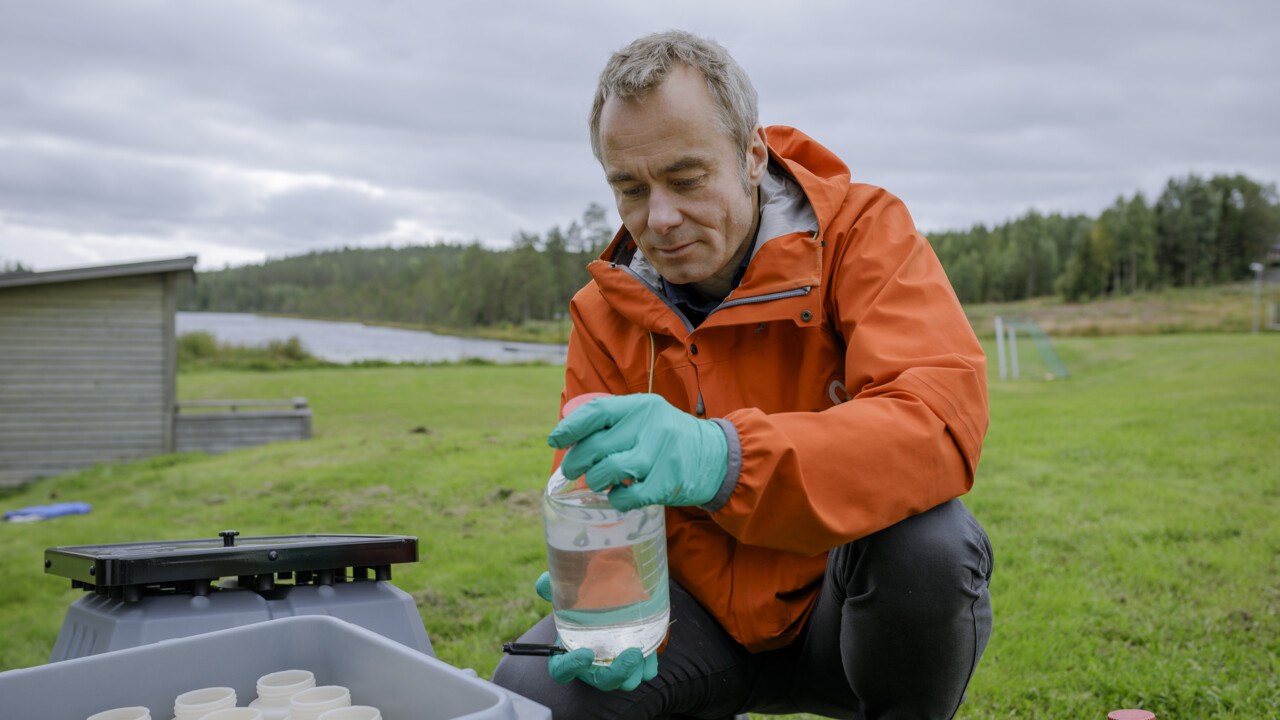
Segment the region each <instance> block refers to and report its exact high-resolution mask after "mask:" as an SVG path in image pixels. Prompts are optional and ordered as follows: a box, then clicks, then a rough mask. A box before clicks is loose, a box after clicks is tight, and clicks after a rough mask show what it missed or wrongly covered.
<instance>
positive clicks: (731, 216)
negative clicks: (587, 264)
mask: <svg viewBox="0 0 1280 720" xmlns="http://www.w3.org/2000/svg"><path fill="white" fill-rule="evenodd" d="M600 149H601V153H600V155H601V164H603V165H604V172H605V176H606V178H607V179H608V181H609V186H610V187H611V188H612V189H613V195H614V199H615V201H616V202H617V204H618V214H619V215H621V216H622V223H623V225H625V226H626V228H627V231H628V232H629V233H630V234H631V237H632V238H634V239H635V241H636V243H638V244H639V246H640V249H641V251H643V252H644V256H645V257H646V258H647V259H648V260H649V262H650V263H651V264H652V265H653V266H654V268H656V269H657V271H658V272H659V273H661V275H662V276H663V277H665V278H666V279H667V281H668V282H672V283H676V284H678V285H684V284H690V283H692V284H693V285H694V287H696V288H697V289H698V290H699V291H701V292H702V293H703V294H705V295H708V296H711V297H724V296H725V295H727V294H728V292H729V290H730V289H731V284H732V278H733V274H734V272H735V271H736V270H737V267H738V264H739V262H740V261H741V259H742V255H743V254H744V253H745V252H746V250H747V247H748V245H749V241H750V238H751V235H752V234H753V233H754V232H755V226H756V220H757V208H756V188H757V187H758V186H759V184H760V178H761V176H762V175H763V174H764V167H765V164H766V163H767V161H768V149H767V147H766V145H765V141H764V131H763V130H762V129H761V128H760V127H759V126H757V127H756V132H755V133H754V135H753V136H752V140H751V144H750V146H749V148H740V147H736V146H735V144H734V142H733V140H732V139H731V138H730V136H729V133H728V132H727V131H726V130H725V129H724V127H723V126H722V125H721V124H720V122H719V119H718V118H717V115H716V108H715V104H714V101H713V100H712V98H711V93H710V91H709V90H708V89H707V83H706V80H704V79H703V77H702V75H701V74H699V73H698V72H697V71H696V70H693V69H692V68H689V67H687V66H679V67H676V68H674V69H672V71H671V73H670V74H669V75H668V76H667V78H666V79H665V80H664V81H663V82H662V83H661V84H660V85H659V86H658V87H656V88H654V89H653V90H651V91H650V92H649V93H648V94H646V95H644V96H642V97H638V98H629V99H625V100H622V99H618V98H610V99H609V100H607V101H605V104H604V107H603V108H602V110H601V116H600ZM744 154H745V158H746V172H745V173H744V172H743V159H744Z"/></svg>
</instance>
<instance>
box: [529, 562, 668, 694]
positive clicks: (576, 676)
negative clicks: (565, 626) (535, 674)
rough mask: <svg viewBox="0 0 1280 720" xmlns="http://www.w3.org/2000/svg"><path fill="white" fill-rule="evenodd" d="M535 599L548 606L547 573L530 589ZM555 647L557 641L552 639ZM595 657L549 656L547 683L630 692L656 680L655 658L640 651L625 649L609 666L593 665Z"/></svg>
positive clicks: (587, 653)
mask: <svg viewBox="0 0 1280 720" xmlns="http://www.w3.org/2000/svg"><path fill="white" fill-rule="evenodd" d="M533 587H534V590H536V591H537V593H538V596H539V597H541V598H542V599H543V600H546V601H547V602H551V573H547V572H544V573H542V574H541V575H539V576H538V581H537V582H536V583H534V585H533ZM556 642H557V643H559V642H560V639H559V638H556ZM595 659H596V654H595V652H593V651H592V650H591V648H578V649H577V650H574V651H572V652H568V653H564V654H562V655H552V656H551V657H550V658H549V659H548V661H547V671H548V672H549V673H550V674H551V679H552V680H555V681H556V682H558V683H569V682H573V681H574V680H581V681H582V682H584V683H587V684H588V685H590V686H592V687H594V688H596V689H599V690H605V691H608V690H623V691H626V692H630V691H632V690H635V689H636V688H637V687H640V683H642V682H645V681H648V680H652V679H654V678H655V677H657V676H658V654H657V653H650V654H649V655H647V656H646V655H641V654H640V648H627V649H626V650H623V651H622V652H621V653H620V654H619V655H618V657H616V658H614V660H613V662H612V663H610V664H609V665H607V666H606V665H595V664H593V663H594V662H595Z"/></svg>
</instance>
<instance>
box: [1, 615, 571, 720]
mask: <svg viewBox="0 0 1280 720" xmlns="http://www.w3.org/2000/svg"><path fill="white" fill-rule="evenodd" d="M295 668H300V669H305V670H310V671H312V672H313V673H315V676H316V683H317V684H319V685H343V686H346V687H347V688H349V689H350V690H351V697H352V701H353V702H354V703H356V704H365V705H374V706H377V707H378V708H380V709H381V711H382V716H383V718H385V720H461V719H464V718H465V719H467V720H548V719H549V718H551V711H550V710H548V709H546V708H545V707H543V706H542V705H538V704H536V703H534V702H532V701H530V700H528V699H526V698H523V697H520V696H518V695H515V694H513V693H510V692H508V691H506V690H504V689H502V688H500V687H498V686H497V685H494V684H492V683H489V682H486V681H484V680H481V679H480V678H478V677H476V676H475V675H474V673H472V672H471V671H467V670H460V669H458V668H455V667H453V666H451V665H449V664H447V663H445V662H442V661H440V660H437V659H436V658H433V657H430V656H428V655H424V654H423V653H420V652H417V651H415V650H413V649H410V648H408V647H406V646H405V645H403V644H401V643H399V642H396V641H394V640H391V639H389V638H386V637H384V636H382V635H379V634H377V633H375V632H372V631H370V630H366V629H365V628H362V627H359V626H357V625H353V624H351V623H348V622H346V621H344V620H340V619H337V618H334V617H328V616H302V617H289V618H281V619H279V620H271V621H268V622H263V623H256V624H253V625H245V626H243V627H237V628H232V629H229V630H219V631H216V632H211V633H205V634H202V635H193V636H191V637H185V638H178V639H172V640H164V641H161V642H157V643H154V644H151V645H143V646H140V647H134V648H129V649H126V650H117V651H114V652H108V653H103V654H99V655H92V656H88V657H81V658H76V659H73V660H66V661H63V662H56V663H51V664H48V665H41V666H38V667H33V668H26V669H22V670H10V671H8V672H4V673H0V698H2V700H0V714H2V715H3V717H4V718H5V720H63V719H65V720H82V719H83V718H87V717H88V716H90V715H92V714H94V713H96V712H100V711H102V710H107V709H110V708H113V707H123V706H130V705H144V706H146V707H148V708H150V710H151V716H152V717H153V718H157V719H158V720H159V719H167V718H170V717H173V700H174V698H176V697H177V696H178V695H180V694H182V693H183V692H186V691H188V690H194V689H197V688H201V687H209V686H229V687H233V688H235V690H236V697H237V701H238V702H237V704H239V705H242V706H243V705H248V704H249V702H250V701H252V700H253V699H254V698H255V697H256V690H255V685H256V682H257V679H258V678H259V677H261V676H263V675H265V674H267V673H270V672H275V671H277V670H288V669H295Z"/></svg>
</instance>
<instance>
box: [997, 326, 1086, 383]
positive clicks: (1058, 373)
mask: <svg viewBox="0 0 1280 720" xmlns="http://www.w3.org/2000/svg"><path fill="white" fill-rule="evenodd" d="M1028 350H1032V352H1027V351H1028ZM996 357H997V359H998V361H999V363H1000V379H1001V380H1020V379H1022V378H1023V377H1027V378H1037V379H1039V378H1043V379H1045V380H1064V379H1066V378H1068V377H1071V375H1070V373H1068V372H1067V366H1066V365H1065V364H1064V363H1063V362H1062V358H1061V357H1059V356H1058V352H1057V351H1056V350H1054V349H1053V342H1052V341H1051V340H1050V339H1049V336H1048V335H1046V334H1045V332H1044V330H1043V329H1042V328H1041V327H1040V325H1039V323H1037V322H1036V321H1035V320H1032V319H1030V318H1006V317H1000V316H999V315H997V316H996Z"/></svg>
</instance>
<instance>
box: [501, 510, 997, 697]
mask: <svg viewBox="0 0 1280 720" xmlns="http://www.w3.org/2000/svg"><path fill="white" fill-rule="evenodd" d="M991 569H992V553H991V545H990V543H989V542H988V540H987V535H986V533H985V532H984V531H983V529H982V526H980V525H979V524H978V521H977V520H975V519H974V517H973V515H972V514H970V513H969V510H968V509H967V508H965V506H964V505H963V504H962V503H961V502H960V501H959V500H952V501H951V502H948V503H945V504H943V505H940V506H938V507H936V508H934V509H932V510H929V511H927V512H925V513H921V514H920V515H916V516H914V517H911V518H908V519H906V520H903V521H902V522H900V523H898V524H897V525H894V526H892V527H889V528H886V529H884V530H882V531H880V532H878V533H875V534H874V535H870V536H868V537H865V538H862V539H861V540H857V541H855V542H852V543H849V544H848V545H844V546H841V547H839V548H836V549H835V550H833V551H832V552H831V554H830V556H829V558H828V560H827V571H826V577H825V578H824V580H823V585H822V590H821V592H820V594H819V596H818V600H817V605H816V606H815V607H814V609H813V613H812V614H811V615H810V617H809V620H808V621H807V623H806V624H805V628H804V630H803V632H802V633H801V635H800V637H799V638H797V640H796V641H795V642H793V643H792V644H790V645H788V646H787V647H785V648H781V649H779V650H772V651H769V652H763V653H754V654H753V653H750V652H747V650H746V649H745V648H744V647H742V646H741V645H739V644H738V643H737V642H736V641H734V640H733V638H731V637H729V636H728V635H727V634H726V633H725V632H724V630H722V629H721V628H720V625H719V624H718V623H717V622H716V621H715V619H714V618H713V617H711V615H710V614H708V613H707V611H706V610H705V609H703V607H702V606H701V605H699V604H698V602H697V601H696V600H694V599H693V597H692V596H691V595H689V594H688V593H687V592H686V591H685V590H684V588H682V587H680V586H679V585H677V584H675V583H672V585H671V617H672V619H673V620H674V621H675V622H674V623H673V624H672V625H671V630H670V632H671V636H670V640H669V642H668V644H667V647H666V649H665V650H664V651H663V652H662V654H660V655H659V656H658V676H657V677H656V678H654V679H653V680H652V681H650V682H646V683H644V684H642V685H641V686H640V687H639V688H637V689H636V690H634V691H632V692H621V691H615V692H601V691H599V690H596V689H595V688H593V687H591V686H589V685H587V684H585V683H582V682H578V681H574V682H572V683H569V684H566V685H561V684H559V683H556V682H555V681H553V680H552V679H551V678H550V676H549V675H548V674H547V667H546V664H547V661H546V659H545V658H530V657H508V658H504V659H503V661H502V662H501V663H500V664H499V665H498V669H497V670H496V671H495V672H494V676H493V681H494V682H495V683H497V684H498V685H501V686H503V687H506V688H508V689H510V690H512V691H514V692H516V693H519V694H521V695H524V696H525V697H528V698H530V699H532V700H535V701H537V702H540V703H542V704H543V705H546V706H547V707H549V708H551V710H552V713H553V717H555V718H556V719H557V720H579V719H586V718H601V719H604V718H629V719H630V718H634V719H637V720H640V719H648V718H703V719H705V720H720V719H722V718H728V717H732V716H733V715H735V714H738V713H745V712H757V713H777V714H787V713H799V712H807V713H813V714H817V715H824V716H829V717H834V718H866V719H870V718H950V717H952V716H954V715H955V713H956V710H957V709H958V708H959V705H960V702H961V699H962V698H963V695H964V690H965V687H966V686H967V685H968V683H969V679H970V677H971V676H972V675H973V671H974V669H975V668H976V667H977V665H978V659H979V658H980V657H981V656H982V651H983V649H984V648H985V647H986V645H987V640H988V639H989V638H990V636H991V622H992V618H991V597H990V594H989V592H988V584H989V581H990V579H991ZM555 637H556V631H555V626H554V624H553V623H552V621H551V618H550V617H547V618H544V619H543V620H542V621H541V622H539V623H538V624H536V625H534V626H533V628H532V629H530V630H529V631H528V632H527V633H525V635H524V636H523V637H521V638H520V640H521V641H522V642H537V643H549V642H553V641H554V640H555Z"/></svg>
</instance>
